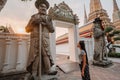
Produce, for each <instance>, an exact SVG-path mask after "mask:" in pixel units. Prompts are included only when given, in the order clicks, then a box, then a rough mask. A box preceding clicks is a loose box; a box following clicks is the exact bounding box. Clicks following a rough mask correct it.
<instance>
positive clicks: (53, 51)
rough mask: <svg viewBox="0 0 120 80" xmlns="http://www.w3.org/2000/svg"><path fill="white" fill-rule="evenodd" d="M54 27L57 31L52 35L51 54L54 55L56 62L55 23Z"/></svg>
mask: <svg viewBox="0 0 120 80" xmlns="http://www.w3.org/2000/svg"><path fill="white" fill-rule="evenodd" d="M53 27H54V29H55V32H54V33H50V50H51V54H52V58H53V60H54V63H55V60H56V28H55V22H54V21H53Z"/></svg>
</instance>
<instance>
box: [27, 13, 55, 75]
mask: <svg viewBox="0 0 120 80" xmlns="http://www.w3.org/2000/svg"><path fill="white" fill-rule="evenodd" d="M40 16H41V15H40V14H35V15H33V16H32V17H31V19H30V21H29V23H28V25H27V26H26V31H27V32H30V33H31V34H30V39H31V40H30V50H29V57H28V64H27V70H28V71H29V72H30V73H31V74H32V73H33V72H34V73H38V71H39V70H38V69H39V60H40V59H39V41H40V40H39V36H40V35H39V27H40V26H39V25H40V23H39V24H36V22H35V21H34V18H37V17H40ZM45 18H46V19H45V20H47V21H46V22H47V23H45V24H42V25H41V27H42V30H41V31H42V34H41V35H42V36H41V58H42V59H41V61H42V63H41V66H42V71H41V72H42V73H48V71H49V69H50V67H51V66H52V65H53V64H54V63H53V59H52V56H51V52H50V40H49V33H53V32H54V27H53V24H52V20H51V18H49V16H47V15H46V16H45Z"/></svg>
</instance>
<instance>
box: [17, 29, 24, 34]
mask: <svg viewBox="0 0 120 80" xmlns="http://www.w3.org/2000/svg"><path fill="white" fill-rule="evenodd" d="M15 32H16V33H22V34H26V32H25V29H24V28H17V29H15Z"/></svg>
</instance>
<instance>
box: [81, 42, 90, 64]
mask: <svg viewBox="0 0 120 80" xmlns="http://www.w3.org/2000/svg"><path fill="white" fill-rule="evenodd" d="M79 44H80V47H81V49H82V50H84V51H85V53H86V63H87V64H88V57H87V51H86V49H85V43H84V41H79Z"/></svg>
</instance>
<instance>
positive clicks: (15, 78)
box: [0, 71, 27, 80]
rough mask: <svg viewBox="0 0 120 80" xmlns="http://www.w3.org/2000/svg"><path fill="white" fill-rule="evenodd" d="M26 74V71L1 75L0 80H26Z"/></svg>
mask: <svg viewBox="0 0 120 80" xmlns="http://www.w3.org/2000/svg"><path fill="white" fill-rule="evenodd" d="M26 74H27V72H25V71H18V72H10V73H0V80H24V78H25V75H26Z"/></svg>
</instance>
